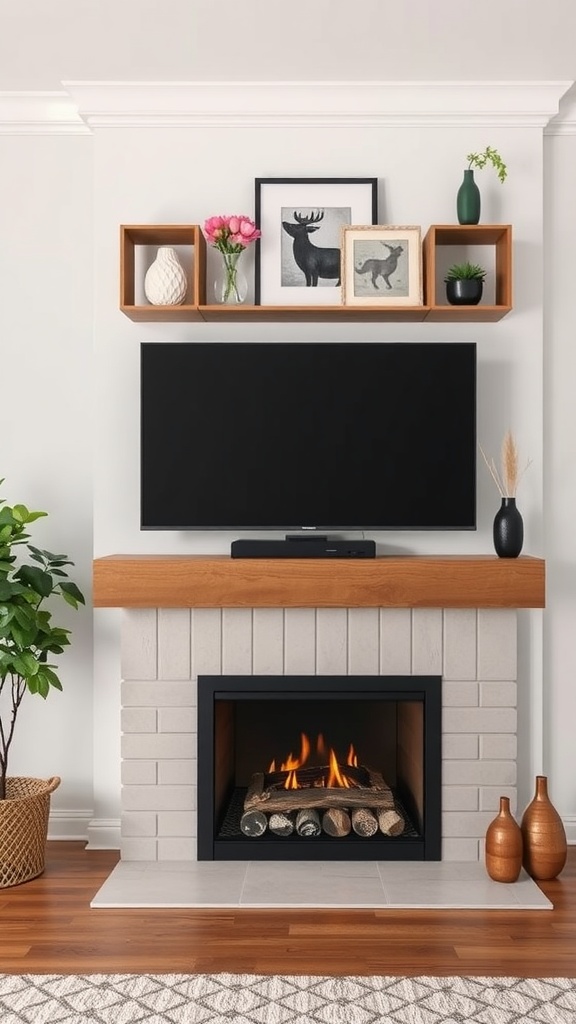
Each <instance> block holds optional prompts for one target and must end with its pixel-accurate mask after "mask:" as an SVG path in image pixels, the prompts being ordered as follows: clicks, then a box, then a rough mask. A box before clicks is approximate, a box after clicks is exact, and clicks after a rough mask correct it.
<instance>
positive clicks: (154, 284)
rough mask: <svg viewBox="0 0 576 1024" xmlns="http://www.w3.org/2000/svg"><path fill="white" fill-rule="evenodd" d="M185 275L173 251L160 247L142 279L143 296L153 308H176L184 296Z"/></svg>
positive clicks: (166, 247)
mask: <svg viewBox="0 0 576 1024" xmlns="http://www.w3.org/2000/svg"><path fill="white" fill-rule="evenodd" d="M186 287H187V281H186V274H185V273H184V268H183V266H182V264H181V263H180V260H179V259H178V255H177V253H176V251H175V250H174V249H172V248H171V247H170V246H168V245H161V246H160V248H159V249H158V252H157V254H156V259H155V260H154V262H153V263H152V264H151V265H150V266H149V267H148V270H147V271H146V276H145V278H144V294H145V296H146V298H147V299H148V302H151V303H152V305H153V306H178V305H180V303H181V302H184V298H185V296H186Z"/></svg>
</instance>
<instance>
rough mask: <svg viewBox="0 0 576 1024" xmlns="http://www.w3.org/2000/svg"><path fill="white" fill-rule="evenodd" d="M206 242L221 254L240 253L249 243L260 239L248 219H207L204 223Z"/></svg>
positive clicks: (258, 232) (255, 228) (257, 231)
mask: <svg viewBox="0 0 576 1024" xmlns="http://www.w3.org/2000/svg"><path fill="white" fill-rule="evenodd" d="M204 234H205V236H206V241H208V242H210V244H211V245H213V246H214V248H215V249H218V250H219V251H220V252H223V253H234V252H242V250H243V249H245V248H246V246H247V245H249V244H250V242H255V241H256V239H257V238H260V231H259V230H258V228H257V227H256V225H255V223H254V221H253V220H250V217H244V216H240V217H236V216H232V217H209V218H208V220H207V221H205V223H204Z"/></svg>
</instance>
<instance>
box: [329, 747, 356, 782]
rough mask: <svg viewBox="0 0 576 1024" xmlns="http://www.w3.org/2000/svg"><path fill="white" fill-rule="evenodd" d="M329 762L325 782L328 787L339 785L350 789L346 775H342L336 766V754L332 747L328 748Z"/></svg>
mask: <svg viewBox="0 0 576 1024" xmlns="http://www.w3.org/2000/svg"><path fill="white" fill-rule="evenodd" d="M329 764H330V774H329V776H328V782H327V783H326V785H327V787H328V789H334V788H335V787H340V788H342V787H343V788H344V789H350V783H349V782H348V779H347V778H346V776H345V775H342V772H341V771H340V769H339V767H338V761H337V759H336V754H335V753H334V751H333V750H332V749H330V761H329Z"/></svg>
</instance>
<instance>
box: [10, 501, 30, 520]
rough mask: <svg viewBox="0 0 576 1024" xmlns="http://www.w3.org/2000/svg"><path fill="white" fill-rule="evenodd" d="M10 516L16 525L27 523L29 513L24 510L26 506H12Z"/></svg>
mask: <svg viewBox="0 0 576 1024" xmlns="http://www.w3.org/2000/svg"><path fill="white" fill-rule="evenodd" d="M12 515H13V516H14V519H15V520H16V522H17V523H27V522H28V516H29V515H30V512H29V510H28V509H27V508H26V505H14V506H13V508H12Z"/></svg>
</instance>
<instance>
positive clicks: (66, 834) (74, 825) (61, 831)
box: [48, 808, 92, 842]
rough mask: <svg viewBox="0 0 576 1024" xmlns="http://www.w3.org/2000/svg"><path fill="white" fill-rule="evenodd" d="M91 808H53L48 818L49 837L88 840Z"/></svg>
mask: <svg viewBox="0 0 576 1024" xmlns="http://www.w3.org/2000/svg"><path fill="white" fill-rule="evenodd" d="M91 819H92V811H91V810H79V811H78V810H77V811H74V810H69V809H67V810H65V809H54V808H53V809H52V810H51V811H50V817H49V818H48V839H70V840H80V841H81V842H86V836H87V834H88V825H89V824H90V821H91Z"/></svg>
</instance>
